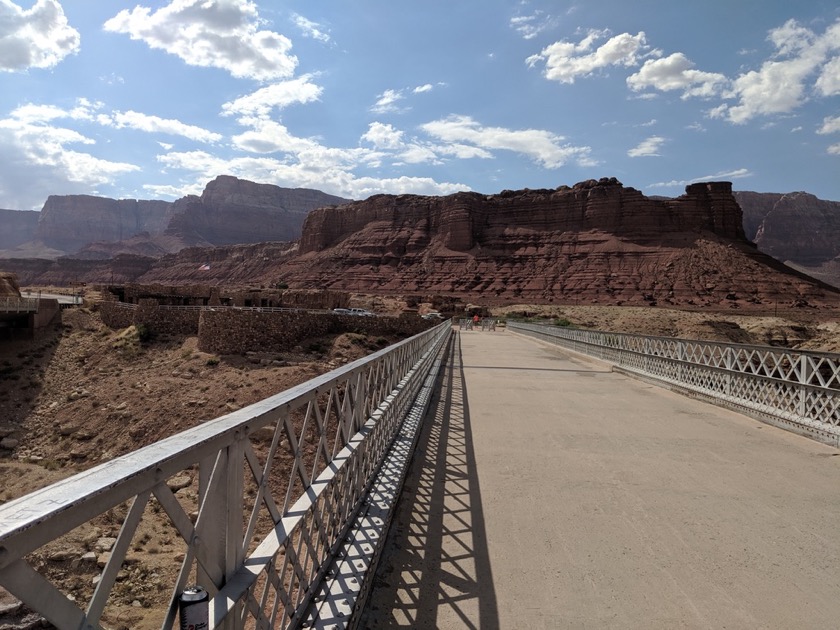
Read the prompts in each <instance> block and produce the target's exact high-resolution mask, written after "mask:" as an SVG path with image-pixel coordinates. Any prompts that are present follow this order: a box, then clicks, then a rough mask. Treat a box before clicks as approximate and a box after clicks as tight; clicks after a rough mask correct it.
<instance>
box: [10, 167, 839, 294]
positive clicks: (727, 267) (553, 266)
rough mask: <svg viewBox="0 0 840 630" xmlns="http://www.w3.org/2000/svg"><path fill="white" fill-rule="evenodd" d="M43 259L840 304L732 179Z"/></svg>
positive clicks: (112, 273) (100, 274)
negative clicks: (751, 216)
mask: <svg viewBox="0 0 840 630" xmlns="http://www.w3.org/2000/svg"><path fill="white" fill-rule="evenodd" d="M44 264H46V263H44ZM44 264H40V265H38V264H35V263H31V266H30V267H29V268H27V269H23V268H21V267H9V270H10V271H15V272H16V273H17V274H18V276H19V277H20V278H21V282H22V283H24V284H41V283H43V279H45V278H49V279H52V280H54V281H55V282H58V279H57V274H61V273H64V274H65V276H64V278H65V281H68V280H69V279H71V278H72V279H73V280H77V281H78V280H83V281H86V282H104V283H108V284H115V283H120V282H136V283H141V284H149V283H164V284H189V283H199V284H206V285H211V286H215V285H227V286H231V285H247V286H261V285H262V286H267V287H275V286H280V285H283V286H288V287H289V288H292V289H313V288H318V289H332V290H336V291H347V292H360V293H371V294H383V295H385V294H391V295H394V294H397V295H407V294H415V295H417V294H420V295H436V296H442V297H446V298H447V299H448V298H450V297H451V298H453V299H462V300H471V301H475V302H481V303H484V304H488V305H491V304H505V303H517V302H518V303H551V302H555V303H566V304H625V305H630V304H634V305H655V304H660V305H671V306H684V307H697V308H701V307H702V308H706V307H709V308H727V309H728V308H743V309H756V310H761V309H764V310H767V309H768V308H775V307H776V306H779V307H784V306H791V305H797V306H804V305H809V306H826V307H836V306H840V292H838V291H837V290H835V289H833V288H832V287H830V286H827V285H825V284H822V283H820V282H818V281H815V280H814V279H813V278H809V277H807V276H805V275H804V274H801V273H798V272H796V271H795V270H793V269H791V268H790V267H786V266H785V265H783V264H782V263H780V262H779V261H778V260H776V259H774V258H772V257H770V256H768V255H766V254H763V253H761V252H759V251H758V249H756V247H755V245H754V244H753V243H751V242H750V241H749V240H748V239H747V238H746V235H745V233H744V230H743V228H742V217H741V209H740V207H739V206H738V204H737V202H736V201H735V198H734V197H733V195H732V191H731V185H730V184H729V183H727V182H713V183H703V184H693V185H691V186H688V187H687V189H686V193H685V194H684V195H682V196H680V197H678V198H676V199H650V198H648V197H645V196H644V195H643V194H642V193H640V192H639V191H638V190H635V189H633V188H629V187H624V186H623V185H622V184H621V183H620V182H618V181H617V180H615V179H614V178H609V179H607V178H604V179H601V180H599V181H595V180H590V181H587V182H582V183H580V184H577V185H575V186H572V187H568V186H561V187H559V188H557V189H551V190H520V191H503V192H501V193H499V194H497V195H481V194H478V193H458V194H454V195H450V196H447V197H427V196H417V195H399V196H392V195H377V196H374V197H371V198H370V199H368V200H366V201H358V202H352V203H349V204H346V205H343V206H338V207H332V208H321V209H317V210H314V211H312V212H311V213H310V214H309V215H308V217H307V219H306V221H305V223H304V226H303V233H302V236H301V239H300V241H299V242H296V243H281V242H277V243H261V244H253V245H235V246H227V247H216V248H189V249H185V250H183V251H181V252H179V253H177V254H170V255H166V256H164V257H163V258H161V259H159V260H154V259H152V258H148V257H130V256H126V257H121V258H119V259H114V260H113V261H83V260H75V261H70V260H66V259H65V260H63V261H61V263H60V264H59V263H56V264H55V266H53V267H45V266H44ZM36 278H37V280H36Z"/></svg>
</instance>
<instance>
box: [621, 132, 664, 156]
mask: <svg viewBox="0 0 840 630" xmlns="http://www.w3.org/2000/svg"><path fill="white" fill-rule="evenodd" d="M663 144H665V138H663V137H662V136H651V137H650V138H647V139H645V140H642V141H641V142H640V143H639V145H638V146H636V147H634V148H632V149H630V150H629V151H628V152H627V155H628V157H659V155H660V153H659V149H660V148H661V147H662V145H663Z"/></svg>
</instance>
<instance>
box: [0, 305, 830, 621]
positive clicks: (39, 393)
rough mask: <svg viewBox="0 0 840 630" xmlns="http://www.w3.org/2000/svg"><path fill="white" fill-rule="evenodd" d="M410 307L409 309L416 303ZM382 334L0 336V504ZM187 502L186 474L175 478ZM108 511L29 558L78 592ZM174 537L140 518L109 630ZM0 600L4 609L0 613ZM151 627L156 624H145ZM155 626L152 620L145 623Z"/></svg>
mask: <svg viewBox="0 0 840 630" xmlns="http://www.w3.org/2000/svg"><path fill="white" fill-rule="evenodd" d="M355 305H358V306H363V307H366V308H373V309H374V310H378V311H379V312H387V310H389V309H390V310H398V309H400V308H402V307H403V306H404V304H403V303H401V302H400V301H399V300H385V299H383V298H370V299H365V298H363V297H358V298H357V299H356V300H355V303H354V306H355ZM429 308H430V306H429V305H428V304H424V305H420V312H424V310H429ZM491 314H492V315H494V316H498V317H507V316H527V317H532V318H538V317H547V318H551V319H553V320H555V321H560V322H562V323H563V325H574V326H579V327H587V328H594V329H600V330H614V331H623V332H637V333H644V334H652V335H664V336H676V337H683V338H695V339H709V340H720V341H733V342H740V343H757V344H773V345H785V346H797V347H806V348H811V349H819V350H826V351H835V352H836V351H840V324H838V322H837V318H836V317H834V315H833V314H831V313H828V314H827V313H823V312H820V313H811V312H805V313H786V314H785V315H784V316H747V315H741V314H736V313H699V312H683V311H675V310H668V309H660V308H631V307H589V306H533V305H518V306H508V307H504V308H498V309H493V310H492V311H491ZM394 341H396V339H384V338H381V337H376V338H372V337H367V336H363V335H355V334H343V335H339V336H337V337H333V338H323V339H311V340H306V341H304V342H302V343H301V344H300V346H298V347H297V348H295V349H293V350H292V351H290V352H282V353H280V352H265V353H245V354H242V355H230V356H227V355H225V356H218V355H213V354H207V353H204V352H200V351H199V350H198V349H197V339H196V338H195V337H176V336H168V337H167V336H160V337H154V338H151V339H141V335H140V334H139V332H138V330H137V329H135V328H134V327H129V328H127V329H125V330H117V331H115V330H111V329H109V328H107V327H106V326H105V325H104V324H102V322H101V320H100V319H99V316H98V314H97V312H96V311H95V309H92V308H79V309H69V310H67V311H64V312H63V318H62V324H61V325H60V326H57V327H55V328H54V329H51V330H47V331H45V332H43V333H41V334H39V335H38V337H37V338H35V339H33V340H17V341H9V340H0V409H2V410H3V414H2V416H0V503H5V502H8V501H11V500H13V499H15V498H17V497H20V496H22V495H24V494H26V493H28V492H31V491H32V490H34V489H37V488H40V487H43V486H46V485H48V484H50V483H53V482H54V481H57V480H59V479H61V478H64V477H67V476H69V475H71V474H74V473H76V472H79V471H82V470H84V469H86V468H90V467H92V466H94V465H96V464H98V463H101V462H103V461H106V460H109V459H112V458H114V457H117V456H119V455H122V454H124V453H127V452H129V451H132V450H135V449H137V448H139V447H141V446H144V445H146V444H149V443H152V442H155V441H157V440H160V439H162V438H164V437H167V436H169V435H172V434H174V433H176V432H179V431H182V430H185V429H187V428H189V427H192V426H195V425H197V424H199V423H201V422H202V421H207V420H210V419H212V418H216V417H218V416H220V415H223V414H225V413H227V412H229V411H231V410H235V409H238V408H241V407H243V406H246V405H248V404H251V403H253V402H256V401H258V400H261V399H263V398H266V397H268V396H270V395H273V394H275V393H278V392H280V391H283V390H284V389H287V388H289V387H291V386H293V385H295V384H298V383H301V382H303V381H306V380H308V379H311V378H313V377H314V376H316V375H318V374H321V373H324V372H326V371H329V370H331V369H334V368H336V367H339V366H341V365H343V364H345V363H348V362H350V361H352V360H355V359H357V358H359V357H362V356H364V355H366V354H369V353H370V352H372V351H374V350H378V349H380V348H381V347H384V346H385V345H387V344H389V343H393V342H394ZM177 484H178V487H177V488H175V487H173V490H177V491H178V493H179V494H178V496H179V498H180V499H182V501H183V502H184V503H185V505H190V504H191V503H192V504H194V501H195V497H196V485H197V480H196V479H193V478H191V477H190V476H186V478H182V479H179V480H178V481H177ZM124 513H125V509H124V508H117V509H114V510H111V511H109V512H108V513H106V514H104V515H102V516H100V517H98V518H97V519H95V520H94V521H91V522H90V523H87V524H86V525H84V526H83V527H80V528H79V529H78V530H75V531H74V532H72V534H71V535H70V536H68V537H67V538H66V539H64V540H62V541H59V542H56V543H52V544H51V545H48V546H46V547H45V548H43V549H41V550H39V551H38V552H36V553H35V554H33V555H32V557H31V558H30V561H31V562H32V563H33V565H34V566H35V568H37V569H38V570H39V571H42V572H44V573H45V574H48V575H49V576H50V577H51V579H53V580H54V581H55V582H56V583H57V584H58V585H59V587H60V588H61V589H62V590H63V591H64V592H65V593H67V594H69V595H70V596H71V597H74V598H76V599H78V600H83V601H86V600H87V599H89V597H90V595H91V593H92V591H93V588H94V584H95V580H96V579H97V576H98V575H99V573H100V572H101V568H100V567H101V565H102V563H103V558H102V554H104V553H107V550H108V548H109V544H113V543H112V542H109V541H111V540H112V539H113V538H115V537H116V536H117V534H118V532H119V527H120V523H121V521H122V518H123V516H124ZM179 542H180V541H179V537H178V535H177V533H176V532H175V530H174V529H173V527H172V525H171V524H170V523H169V522H168V519H165V518H163V516H160V515H156V514H149V515H148V518H147V517H144V519H143V522H142V524H141V527H140V530H139V531H138V533H137V534H136V535H135V538H134V541H133V543H132V548H131V551H130V554H129V558H128V560H127V562H126V565H125V566H124V568H123V570H122V572H121V573H120V578H119V580H118V583H117V586H116V588H115V590H114V596H113V600H112V603H111V605H110V606H109V608H108V613H107V614H106V616H105V618H104V619H105V621H106V623H107V625H108V626H109V627H113V628H129V627H130V628H132V629H134V628H141V629H142V628H145V627H153V626H152V624H151V623H150V622H147V621H146V619H147V617H152V616H153V615H152V613H153V612H154V611H155V610H159V609H160V608H161V607H162V606H165V605H166V604H167V602H168V598H169V597H170V592H169V590H168V589H169V588H170V585H171V580H169V579H168V578H164V576H170V575H172V574H173V572H174V571H176V570H177V567H178V566H179V564H180V561H181V559H182V556H181V555H180V552H179V551H178V549H179V548H178V543H179ZM3 601H4V593H3V590H2V589H0V627H5V626H4V625H3V624H4V623H9V624H17V625H11V626H10V627H26V626H25V621H21V620H22V619H25V617H26V611H24V610H23V609H21V608H20V607H15V606H14V605H12V604H10V605H9V607H7V608H4V604H3ZM4 609H5V610H6V612H5V613H4V612H3V611H4ZM158 625H159V622H158ZM154 627H157V626H154Z"/></svg>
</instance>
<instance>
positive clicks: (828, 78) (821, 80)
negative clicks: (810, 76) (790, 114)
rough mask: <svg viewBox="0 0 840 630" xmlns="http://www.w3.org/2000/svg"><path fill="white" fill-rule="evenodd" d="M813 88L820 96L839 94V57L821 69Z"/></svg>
mask: <svg viewBox="0 0 840 630" xmlns="http://www.w3.org/2000/svg"><path fill="white" fill-rule="evenodd" d="M838 35H840V34H838ZM814 86H815V87H816V88H817V92H819V93H820V94H821V95H822V96H837V95H838V94H840V57H835V58H834V59H832V60H831V61H829V62H828V63H827V64H825V65H824V66H823V67H822V70H821V71H820V76H819V77H818V78H817V82H816V83H815V84H814Z"/></svg>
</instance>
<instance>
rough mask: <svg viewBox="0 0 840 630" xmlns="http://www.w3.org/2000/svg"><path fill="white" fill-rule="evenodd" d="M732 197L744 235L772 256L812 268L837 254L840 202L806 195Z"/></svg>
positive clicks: (773, 194) (800, 193)
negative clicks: (740, 213) (742, 219)
mask: <svg viewBox="0 0 840 630" xmlns="http://www.w3.org/2000/svg"><path fill="white" fill-rule="evenodd" d="M735 197H736V199H737V200H738V203H739V204H740V205H741V207H742V209H743V212H744V229H745V230H746V233H747V236H748V237H749V238H751V239H752V240H753V241H755V243H756V245H758V247H759V248H760V249H761V250H762V251H764V252H766V253H768V254H770V255H771V256H773V257H775V258H778V259H779V260H782V261H785V260H790V261H793V262H796V263H799V264H802V265H814V264H821V263H823V262H826V261H829V260H831V259H833V258H836V257H837V256H838V255H840V201H825V200H823V199H818V198H817V197H815V196H814V195H811V194H809V193H805V192H795V193H787V194H775V193H755V192H739V193H735Z"/></svg>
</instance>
